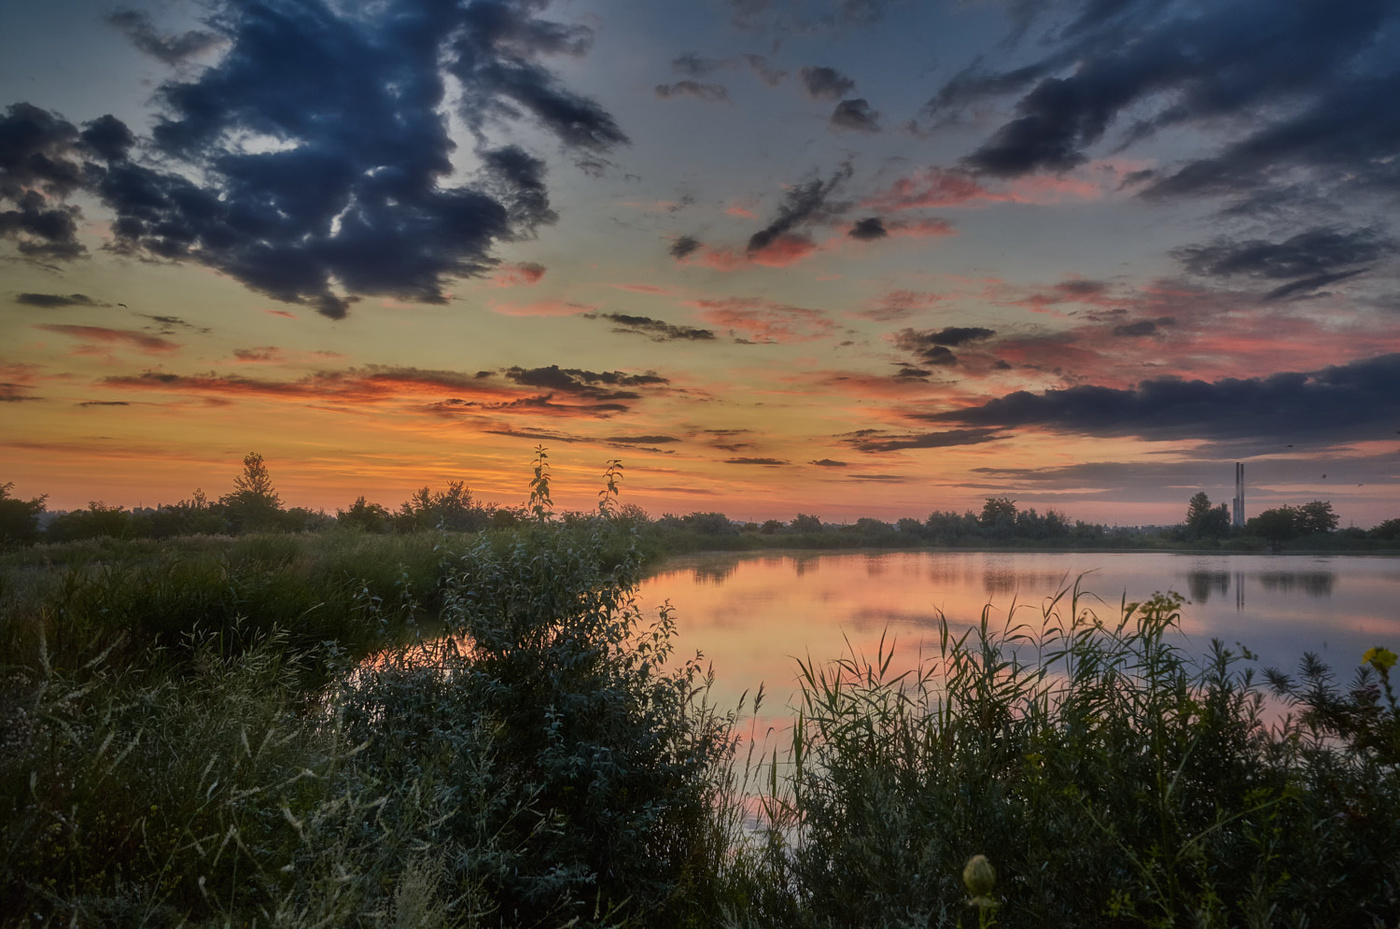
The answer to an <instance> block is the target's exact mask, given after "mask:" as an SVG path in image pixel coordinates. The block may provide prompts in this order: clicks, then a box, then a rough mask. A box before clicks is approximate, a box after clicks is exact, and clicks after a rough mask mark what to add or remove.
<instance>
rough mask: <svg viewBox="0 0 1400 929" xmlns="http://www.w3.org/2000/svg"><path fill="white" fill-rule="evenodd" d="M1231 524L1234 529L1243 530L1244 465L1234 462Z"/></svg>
mask: <svg viewBox="0 0 1400 929" xmlns="http://www.w3.org/2000/svg"><path fill="white" fill-rule="evenodd" d="M1232 515H1233V517H1234V518H1233V519H1232V522H1233V523H1234V526H1235V528H1236V529H1243V528H1244V464H1243V463H1242V462H1238V461H1237V462H1235V505H1234V508H1233V513H1232Z"/></svg>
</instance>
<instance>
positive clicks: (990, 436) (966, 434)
mask: <svg viewBox="0 0 1400 929" xmlns="http://www.w3.org/2000/svg"><path fill="white" fill-rule="evenodd" d="M996 433H997V430H996V429H951V430H949V431H947V432H925V433H922V434H918V435H895V436H878V437H877V436H855V437H852V438H850V439H848V440H847V444H848V445H850V446H851V447H852V448H854V449H855V450H856V451H860V452H897V451H901V450H903V449H906V448H952V447H954V446H958V445H981V444H983V443H984V442H993V441H996V440H998V439H999V438H1001V437H1000V436H998V435H996Z"/></svg>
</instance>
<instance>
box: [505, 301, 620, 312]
mask: <svg viewBox="0 0 1400 929" xmlns="http://www.w3.org/2000/svg"><path fill="white" fill-rule="evenodd" d="M596 309H597V307H592V306H586V305H584V304H582V303H572V302H569V301H565V300H539V301H536V302H535V303H497V304H493V305H492V307H491V312H493V313H498V314H500V315H501V316H577V315H579V314H580V313H591V312H593V311H594V310H596Z"/></svg>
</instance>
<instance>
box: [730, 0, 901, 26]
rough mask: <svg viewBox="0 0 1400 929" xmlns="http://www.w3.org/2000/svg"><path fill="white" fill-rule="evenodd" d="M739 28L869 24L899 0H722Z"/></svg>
mask: <svg viewBox="0 0 1400 929" xmlns="http://www.w3.org/2000/svg"><path fill="white" fill-rule="evenodd" d="M724 2H725V4H726V5H727V6H728V7H729V11H730V22H731V23H732V24H734V25H735V26H738V27H739V28H740V29H751V30H755V31H766V30H770V29H771V30H775V31H780V32H818V31H826V30H832V29H844V28H848V27H851V26H868V25H871V24H873V23H876V22H879V20H880V19H881V18H883V17H884V15H885V10H886V9H888V8H889V7H890V6H893V5H894V4H895V3H897V2H899V0H819V2H816V3H813V2H811V0H724Z"/></svg>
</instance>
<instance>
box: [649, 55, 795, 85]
mask: <svg viewBox="0 0 1400 929" xmlns="http://www.w3.org/2000/svg"><path fill="white" fill-rule="evenodd" d="M745 67H746V68H748V69H749V70H750V71H752V72H753V73H754V74H755V75H756V76H757V77H758V79H759V80H761V81H762V82H763V83H765V84H767V85H768V86H769V87H776V86H778V85H779V84H781V83H782V82H783V79H784V78H786V77H787V72H786V71H783V70H781V69H779V68H775V67H773V66H772V65H770V64H769V63H768V59H767V58H765V57H764V56H762V55H754V54H744V55H735V56H734V57H731V58H701V57H700V56H699V55H697V54H695V53H694V52H687V53H685V54H684V55H680V56H678V57H676V58H673V59H672V60H671V70H672V71H674V72H675V73H677V74H682V75H685V76H687V77H704V76H705V75H707V74H713V73H714V72H716V71H719V70H721V69H724V70H733V69H735V68H745Z"/></svg>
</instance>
